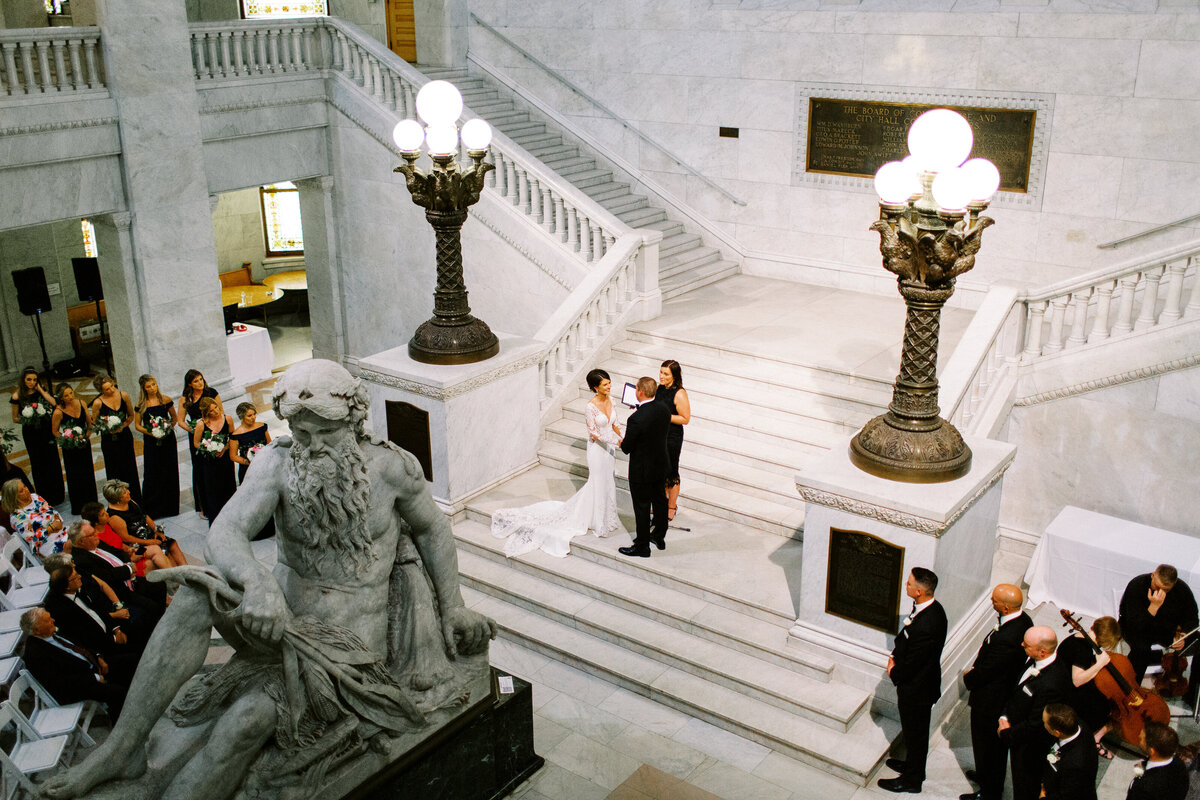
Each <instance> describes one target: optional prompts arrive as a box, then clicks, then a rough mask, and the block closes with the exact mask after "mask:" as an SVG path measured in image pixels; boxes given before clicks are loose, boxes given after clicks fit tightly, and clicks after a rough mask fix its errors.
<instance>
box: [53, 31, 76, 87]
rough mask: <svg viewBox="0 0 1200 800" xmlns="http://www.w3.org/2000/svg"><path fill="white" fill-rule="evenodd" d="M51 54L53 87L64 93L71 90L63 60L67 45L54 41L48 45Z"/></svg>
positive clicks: (57, 40) (65, 63) (58, 40)
mask: <svg viewBox="0 0 1200 800" xmlns="http://www.w3.org/2000/svg"><path fill="white" fill-rule="evenodd" d="M50 47H51V48H52V52H53V53H54V85H55V88H57V89H58V91H60V92H64V91H66V90H67V89H70V88H71V79H70V77H69V76H68V75H67V62H66V59H65V58H64V56H65V54H66V50H67V43H66V42H64V41H62V40H60V39H55V40H54V41H53V42H51V43H50Z"/></svg>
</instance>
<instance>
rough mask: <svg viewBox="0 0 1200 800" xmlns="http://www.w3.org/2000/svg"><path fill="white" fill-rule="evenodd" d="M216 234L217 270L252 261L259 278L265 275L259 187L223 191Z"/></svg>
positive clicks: (257, 278)
mask: <svg viewBox="0 0 1200 800" xmlns="http://www.w3.org/2000/svg"><path fill="white" fill-rule="evenodd" d="M213 235H214V237H215V238H216V241H217V271H218V272H229V271H230V270H234V269H241V267H242V264H244V263H245V262H247V261H249V262H250V271H251V273H252V274H253V275H254V277H255V279H256V280H261V279H262V276H263V266H262V261H263V257H264V256H265V255H266V250H265V248H264V245H263V223H262V205H261V203H260V202H259V199H258V189H243V190H241V191H239V192H226V193H224V194H222V195H219V200H218V202H217V210H216V211H214V212H213Z"/></svg>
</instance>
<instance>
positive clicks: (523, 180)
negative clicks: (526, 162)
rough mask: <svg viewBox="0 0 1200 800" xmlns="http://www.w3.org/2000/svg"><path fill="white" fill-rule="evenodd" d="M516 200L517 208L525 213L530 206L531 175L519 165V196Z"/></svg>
mask: <svg viewBox="0 0 1200 800" xmlns="http://www.w3.org/2000/svg"><path fill="white" fill-rule="evenodd" d="M515 199H516V206H517V208H519V209H520V210H521V211H525V209H526V208H527V206H528V205H529V175H528V174H527V173H526V172H525V168H524V167H521V166H519V165H518V166H517V196H516V198H515ZM526 213H528V212H526Z"/></svg>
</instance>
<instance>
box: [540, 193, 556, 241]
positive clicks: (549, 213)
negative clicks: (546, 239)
mask: <svg viewBox="0 0 1200 800" xmlns="http://www.w3.org/2000/svg"><path fill="white" fill-rule="evenodd" d="M542 225H543V226H544V227H545V228H546V232H547V233H549V234H551V235H553V233H554V193H553V192H551V191H550V187H549V186H543V187H542Z"/></svg>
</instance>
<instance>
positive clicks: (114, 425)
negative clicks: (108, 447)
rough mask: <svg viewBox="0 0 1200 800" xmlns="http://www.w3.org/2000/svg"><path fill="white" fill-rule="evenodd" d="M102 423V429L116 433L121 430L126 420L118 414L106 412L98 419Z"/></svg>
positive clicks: (105, 431)
mask: <svg viewBox="0 0 1200 800" xmlns="http://www.w3.org/2000/svg"><path fill="white" fill-rule="evenodd" d="M97 422H99V423H100V429H101V430H102V431H103V432H104V433H116V432H117V431H119V430H121V425H122V423H124V422H125V420H123V419H121V418H120V417H118V416H117V415H116V414H105V415H104V416H102V417H100V419H98V420H97Z"/></svg>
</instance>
